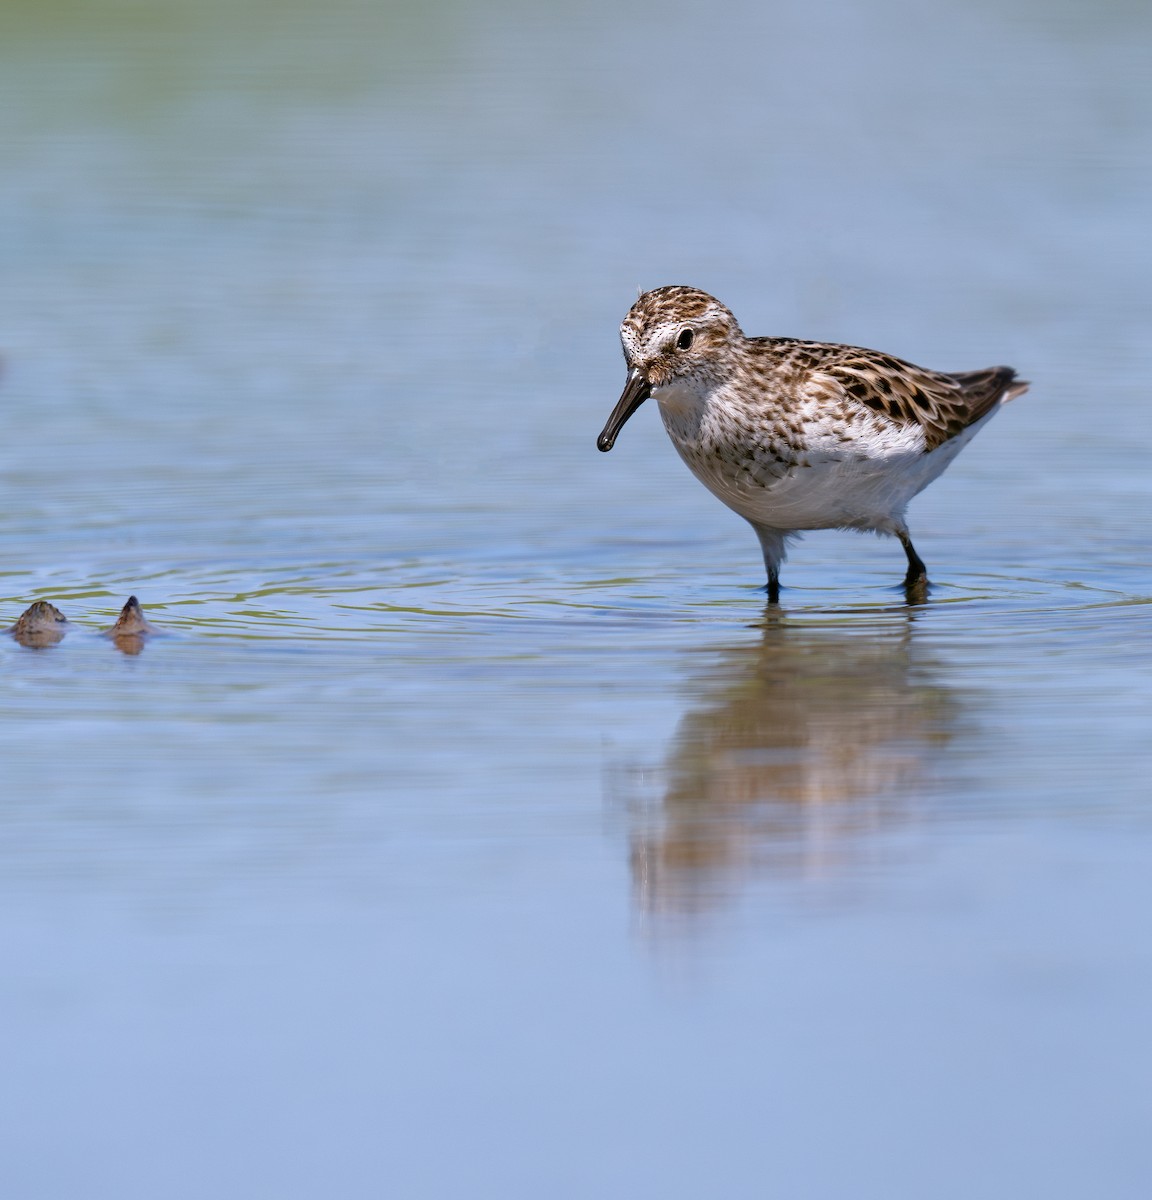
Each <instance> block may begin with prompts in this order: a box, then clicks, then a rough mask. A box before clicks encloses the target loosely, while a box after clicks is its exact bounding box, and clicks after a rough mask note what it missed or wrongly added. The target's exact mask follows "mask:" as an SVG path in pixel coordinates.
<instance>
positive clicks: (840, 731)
mask: <svg viewBox="0 0 1152 1200" xmlns="http://www.w3.org/2000/svg"><path fill="white" fill-rule="evenodd" d="M916 616H917V610H916V608H915V607H906V606H893V607H891V608H877V609H872V610H870V611H869V613H868V614H867V615H865V614H861V613H859V612H857V613H855V614H852V615H851V616H848V617H844V616H843V614H841V615H840V616H839V617H838V618H837V619H836V620H835V621H832V620H829V619H827V618H825V619H813V618H811V617H799V618H797V617H790V616H789V615H788V613H787V611H786V610H783V609H781V608H780V607H779V606H776V605H771V604H769V605H766V607H765V611H764V615H763V618H762V620H761V621H760V622H759V623H758V625H757V628H758V631H759V634H758V637H757V638H756V639H755V640H754V641H752V642H749V643H746V644H742V645H728V646H720V647H709V648H701V649H697V650H694V651H691V652H689V654H690V655H691V656H692V657H691V659H690V661H689V663H688V666H687V670H686V682H685V690H686V693H687V701H686V706H685V711H684V715H683V716H682V717H681V719H680V722H679V725H678V727H677V729H676V732H675V734H674V735H673V737H672V739H671V741H670V743H669V745H668V747H667V749H666V751H665V753H664V756H663V764H662V766H661V767H660V768H659V769H657V770H656V771H655V772H651V771H644V770H640V771H629V770H628V769H627V768H625V769H624V770H623V771H622V772H618V773H617V774H616V775H615V776H614V780H615V782H614V783H613V785H612V787H613V789H614V790H615V791H616V792H617V793H618V794H617V795H614V796H612V797H610V799H612V800H614V801H615V802H616V804H617V807H623V810H624V811H625V812H626V814H627V817H626V822H627V828H628V842H629V848H630V861H631V871H632V878H633V884H634V892H635V899H636V903H637V906H638V908H639V909H640V911H641V912H643V913H645V914H662V915H665V916H671V917H676V916H687V915H690V914H698V913H700V912H704V911H708V910H711V909H714V908H715V907H716V906H717V905H719V904H722V903H723V901H724V900H725V898H727V897H730V896H732V895H733V894H734V893H735V892H737V891H738V890H739V889H740V888H742V887H743V886H745V884H746V883H747V882H749V881H750V880H751V879H753V878H791V879H801V880H809V879H813V878H827V877H829V876H834V877H836V876H840V875H842V874H844V873H845V872H847V871H850V870H851V868H852V866H853V864H854V863H859V862H860V860H861V859H862V857H866V856H867V847H868V846H869V845H870V844H871V843H874V842H875V841H876V837H875V835H876V833H877V832H880V831H884V830H897V829H900V828H902V827H906V826H907V825H908V824H909V823H911V822H913V821H915V819H916V817H917V814H918V813H920V812H921V810H922V808H923V805H924V801H925V800H926V799H927V798H928V797H929V796H930V795H931V794H932V792H933V789H934V786H935V785H936V784H937V781H938V778H939V771H938V764H939V760H940V757H941V751H942V750H943V749H944V748H945V747H947V746H948V745H949V744H950V743H952V742H953V740H954V739H955V738H956V736H957V734H958V731H959V730H960V729H961V727H962V726H963V724H964V714H965V712H966V711H967V706H966V704H965V703H964V700H963V694H962V693H961V692H960V691H959V690H958V689H957V688H955V687H954V686H950V685H949V684H948V683H947V682H946V670H947V667H946V664H945V663H943V662H941V661H939V660H935V659H934V658H933V656H932V654H931V652H930V650H927V649H924V650H921V649H920V647H919V645H918V639H917V637H916V636H915V620H916ZM653 780H654V781H655V783H654V784H653V782H652V781H653ZM621 802H622V804H621Z"/></svg>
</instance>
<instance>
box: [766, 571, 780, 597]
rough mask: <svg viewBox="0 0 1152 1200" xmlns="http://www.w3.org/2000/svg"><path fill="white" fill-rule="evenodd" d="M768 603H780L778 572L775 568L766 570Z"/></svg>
mask: <svg viewBox="0 0 1152 1200" xmlns="http://www.w3.org/2000/svg"><path fill="white" fill-rule="evenodd" d="M768 603H769V604H779V603H780V572H779V571H778V570H776V568H775V567H769V568H768Z"/></svg>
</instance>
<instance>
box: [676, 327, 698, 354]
mask: <svg viewBox="0 0 1152 1200" xmlns="http://www.w3.org/2000/svg"><path fill="white" fill-rule="evenodd" d="M695 336H696V334H695V332H694V331H693V330H691V329H681V330H680V336H679V337H678V338H677V339H676V349H677V350H689V349H691V347H692V339H693V338H694V337H695Z"/></svg>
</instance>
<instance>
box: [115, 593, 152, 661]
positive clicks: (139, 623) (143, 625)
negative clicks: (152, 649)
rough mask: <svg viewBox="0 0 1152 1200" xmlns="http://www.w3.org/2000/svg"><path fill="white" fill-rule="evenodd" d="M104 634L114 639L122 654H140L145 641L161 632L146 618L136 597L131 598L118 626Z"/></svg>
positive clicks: (121, 612) (122, 612) (122, 611)
mask: <svg viewBox="0 0 1152 1200" xmlns="http://www.w3.org/2000/svg"><path fill="white" fill-rule="evenodd" d="M102 632H103V634H104V636H105V637H106V638H111V639H112V642H113V643H114V645H115V646H116V649H117V650H119V651H121V652H122V653H124V654H139V653H140V651H141V650H143V649H144V641H145V639H146V638H148V637H150V636H152V635H153V634H156V633H160V632H161V631H160V630H159V629H157V628H156V626H155V625H153V624H152V623H151V621H149V620H148V619H147V618H146V617H145V616H144V610H143V609H142V608H141V607H140V601H139V600H137V599H136V597H135V596H129V597H128V600H127V603H126V604H125V605H124V607H123V608H122V609H121V610H120V616H119V617H117V619H116V624H115V625H113V626H112V627H111V628H109V629H105V630H102Z"/></svg>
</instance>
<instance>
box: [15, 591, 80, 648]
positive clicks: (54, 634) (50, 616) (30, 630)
mask: <svg viewBox="0 0 1152 1200" xmlns="http://www.w3.org/2000/svg"><path fill="white" fill-rule="evenodd" d="M67 624H68V618H67V617H66V616H65V615H64V614H63V613H62V612H61V611H60V610H59V609H58V608H57V607H56V606H55V605H54V604H51V603H49V602H48V601H47V600H37V601H36V603H35V604H30V605H29V606H28V607H27V608H26V609H25V610H24V611H23V612H22V613H21V614H20V619H19V620H18V621H17V622H16V624H15V625H12V626H10V627H9V628H8V629H6V630H4V632H5V633H10V634H11V635H12V636H13V637H14V638H15V639H16V640H17V641H18V642H19V643H20V645H21V646H28V647H29V648H30V649H32V650H44V649H47V648H48V647H49V646H55V645H56V643H57V642H59V641H60V640H61V639H62V638H63V637H64V635H65V634H66V633H67V632H68V630H67V629H66V628H65V626H66V625H67Z"/></svg>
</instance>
